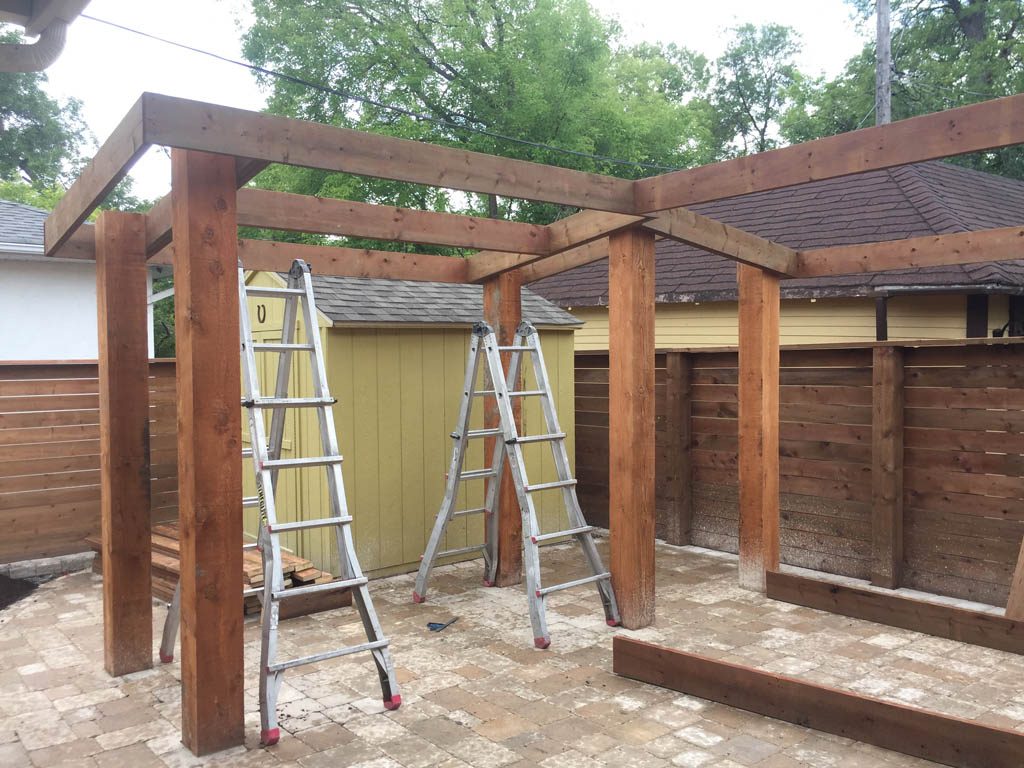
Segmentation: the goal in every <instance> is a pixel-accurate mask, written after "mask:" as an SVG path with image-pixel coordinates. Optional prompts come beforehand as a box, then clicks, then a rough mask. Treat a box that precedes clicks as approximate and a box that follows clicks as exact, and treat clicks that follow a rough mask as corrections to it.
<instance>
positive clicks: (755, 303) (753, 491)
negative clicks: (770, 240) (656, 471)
mask: <svg viewBox="0 0 1024 768" xmlns="http://www.w3.org/2000/svg"><path fill="white" fill-rule="evenodd" d="M737 279H738V282H739V302H740V305H739V490H740V529H739V539H740V547H739V548H740V565H739V575H740V584H741V585H742V586H744V587H747V588H748V589H755V590H759V591H761V592H763V591H764V590H765V572H766V571H774V570H778V567H779V278H778V276H777V275H774V274H772V273H770V272H766V271H765V270H763V269H760V268H758V267H750V266H746V265H744V264H740V265H738V267H737Z"/></svg>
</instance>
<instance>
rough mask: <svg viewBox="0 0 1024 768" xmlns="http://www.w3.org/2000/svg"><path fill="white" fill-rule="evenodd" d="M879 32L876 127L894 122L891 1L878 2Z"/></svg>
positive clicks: (877, 43) (876, 53)
mask: <svg viewBox="0 0 1024 768" xmlns="http://www.w3.org/2000/svg"><path fill="white" fill-rule="evenodd" d="M876 3H877V8H878V31H877V36H876V40H875V125H885V124H886V123H891V122H892V81H891V79H890V78H891V73H892V36H891V35H890V33H889V0H876Z"/></svg>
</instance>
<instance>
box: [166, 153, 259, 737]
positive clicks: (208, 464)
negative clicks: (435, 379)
mask: <svg viewBox="0 0 1024 768" xmlns="http://www.w3.org/2000/svg"><path fill="white" fill-rule="evenodd" d="M171 168H172V179H173V186H172V188H173V192H172V195H173V201H174V213H173V220H174V231H175V232H176V233H177V237H176V238H175V243H174V283H175V290H176V295H175V331H176V337H177V354H178V363H177V396H178V478H179V506H180V519H181V545H180V546H181V587H182V589H181V681H182V741H183V742H184V743H185V745H186V746H187V747H188V748H189V749H191V750H192V751H193V752H194V753H195V754H197V755H203V754H207V753H210V752H215V751H217V750H220V749H224V748H226V747H230V746H234V745H236V744H241V743H242V740H243V736H244V720H243V715H244V711H243V700H242V676H243V658H242V614H241V611H238V610H236V606H237V603H238V593H239V591H240V590H241V588H242V584H241V574H242V550H241V548H240V547H239V546H238V542H239V540H240V539H241V537H242V462H241V458H240V457H241V452H242V443H241V437H242V425H241V409H240V408H239V405H238V397H239V394H238V393H239V392H240V391H241V373H240V370H241V369H240V362H239V346H238V338H239V329H238V316H239V306H238V248H237V222H236V218H235V163H234V160H233V159H232V158H229V157H225V156H218V155H209V154H204V153H202V152H191V151H184V150H175V151H173V152H172V153H171Z"/></svg>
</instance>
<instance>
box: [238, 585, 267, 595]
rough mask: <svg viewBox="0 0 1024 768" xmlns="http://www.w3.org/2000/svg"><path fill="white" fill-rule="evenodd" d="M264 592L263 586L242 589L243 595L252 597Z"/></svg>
mask: <svg viewBox="0 0 1024 768" xmlns="http://www.w3.org/2000/svg"><path fill="white" fill-rule="evenodd" d="M262 592H263V587H250V588H249V589H243V590H242V597H252V596H253V595H258V594H260V593H262Z"/></svg>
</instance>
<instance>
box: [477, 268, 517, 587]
mask: <svg viewBox="0 0 1024 768" xmlns="http://www.w3.org/2000/svg"><path fill="white" fill-rule="evenodd" d="M521 288H522V285H521V282H520V278H519V275H518V273H516V272H515V271H512V272H504V273H502V274H499V275H497V276H495V277H492V278H491V279H489V280H487V281H486V282H485V283H484V319H485V320H486V321H487V322H488V323H489V324H490V325H491V327H492V328H494V331H495V333H496V334H497V336H498V343H499V344H501V345H510V344H512V341H513V339H514V338H515V334H516V328H518V327H519V323H521V322H522V320H523V310H522V291H521ZM511 356H512V353H511V352H502V353H501V364H502V368H504V369H507V368H508V364H509V360H510V358H511ZM486 402H487V405H486V406H485V408H484V425H485V426H486V427H497V426H498V425H499V421H500V419H499V416H498V404H497V403H496V402H494V401H493V400H492V399H488V400H487V401H486ZM522 402H523V401H522V398H518V397H517V398H514V399H513V400H512V412H513V413H514V414H515V418H516V426H517V427H518V428H519V429H522V426H523V409H522ZM493 452H494V438H487V440H486V441H485V443H484V456H485V459H484V460H485V461H490V457H491V455H492V454H493ZM496 513H497V515H498V574H497V582H496V583H497V586H499V587H509V586H512V585H514V584H518V583H519V582H521V581H522V580H523V517H522V514H521V513H520V510H519V500H518V499H517V498H516V489H515V485H514V484H513V481H512V472H511V470H510V469H509V464H508V462H507V461H506V462H505V470H504V474H503V475H502V478H501V489H500V492H499V494H498V509H497V510H496ZM490 514H495V511H492V512H491V513H490Z"/></svg>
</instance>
